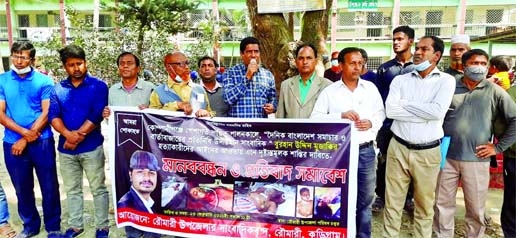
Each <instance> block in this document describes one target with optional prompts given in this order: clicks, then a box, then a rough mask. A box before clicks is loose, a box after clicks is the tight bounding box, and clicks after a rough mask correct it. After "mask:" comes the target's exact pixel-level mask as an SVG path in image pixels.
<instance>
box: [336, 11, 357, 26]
mask: <svg viewBox="0 0 516 238" xmlns="http://www.w3.org/2000/svg"><path fill="white" fill-rule="evenodd" d="M337 25H339V26H354V25H355V13H354V12H339V15H338V17H337Z"/></svg>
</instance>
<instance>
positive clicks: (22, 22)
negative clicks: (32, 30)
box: [18, 15, 30, 39]
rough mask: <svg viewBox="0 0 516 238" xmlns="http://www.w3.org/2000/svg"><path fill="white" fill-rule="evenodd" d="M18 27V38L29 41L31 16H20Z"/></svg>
mask: <svg viewBox="0 0 516 238" xmlns="http://www.w3.org/2000/svg"><path fill="white" fill-rule="evenodd" d="M18 26H19V27H20V29H19V33H18V37H19V38H20V39H27V29H23V28H25V27H29V26H30V21H29V15H18Z"/></svg>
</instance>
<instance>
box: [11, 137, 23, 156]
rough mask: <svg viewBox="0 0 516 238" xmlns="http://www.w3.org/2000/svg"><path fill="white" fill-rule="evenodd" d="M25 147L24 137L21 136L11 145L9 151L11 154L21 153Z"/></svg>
mask: <svg viewBox="0 0 516 238" xmlns="http://www.w3.org/2000/svg"><path fill="white" fill-rule="evenodd" d="M25 147H27V140H25V138H21V139H19V140H18V141H16V142H15V143H14V144H13V146H12V147H11V153H12V154H13V155H21V154H22V153H23V150H25Z"/></svg>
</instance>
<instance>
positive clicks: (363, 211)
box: [356, 146, 376, 237]
mask: <svg viewBox="0 0 516 238" xmlns="http://www.w3.org/2000/svg"><path fill="white" fill-rule="evenodd" d="M375 182H376V153H375V151H374V148H373V146H369V147H367V148H364V149H361V150H360V151H359V155H358V179H357V187H358V191H357V211H356V215H357V216H356V226H357V236H356V237H371V219H372V216H373V215H372V211H371V206H372V205H373V199H374V188H375Z"/></svg>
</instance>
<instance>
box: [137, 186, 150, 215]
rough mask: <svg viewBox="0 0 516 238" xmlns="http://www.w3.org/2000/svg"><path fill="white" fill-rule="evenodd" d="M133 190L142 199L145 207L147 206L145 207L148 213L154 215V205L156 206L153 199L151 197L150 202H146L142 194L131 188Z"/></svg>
mask: <svg viewBox="0 0 516 238" xmlns="http://www.w3.org/2000/svg"><path fill="white" fill-rule="evenodd" d="M131 189H132V190H134V191H135V192H136V194H137V195H138V197H139V198H140V200H142V202H143V205H145V207H146V208H147V211H148V212H149V213H154V212H152V205H154V200H152V198H151V197H149V200H145V198H144V197H142V195H141V194H140V192H138V191H137V190H136V189H134V187H133V186H131Z"/></svg>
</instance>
